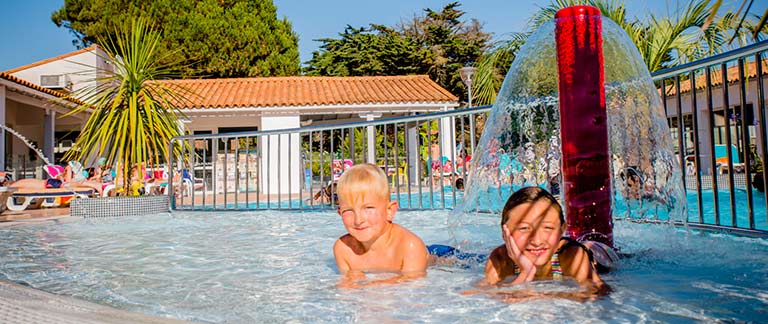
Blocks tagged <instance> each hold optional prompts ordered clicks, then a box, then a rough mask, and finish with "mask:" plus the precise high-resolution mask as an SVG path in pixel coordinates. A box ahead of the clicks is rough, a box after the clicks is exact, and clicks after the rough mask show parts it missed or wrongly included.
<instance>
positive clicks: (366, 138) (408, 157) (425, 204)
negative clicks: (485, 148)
mask: <svg viewBox="0 0 768 324" xmlns="http://www.w3.org/2000/svg"><path fill="white" fill-rule="evenodd" d="M489 111H490V106H485V107H475V108H470V109H463V110H455V111H451V112H441V113H431V114H425V115H414V116H402V117H395V118H387V119H381V120H376V121H363V122H356V123H347V124H339V125H331V126H310V127H302V128H300V129H292V130H275V131H255V132H243V133H227V134H214V135H190V136H183V137H178V138H175V139H174V140H173V141H172V142H171V146H181V147H182V149H183V154H182V156H184V159H182V160H172V161H171V162H170V165H173V166H174V168H175V170H177V171H176V174H177V177H179V176H178V175H181V176H180V178H182V179H181V181H177V182H176V183H171V184H170V187H169V189H170V190H169V192H176V193H177V194H176V195H175V197H172V198H171V208H172V209H175V210H187V209H191V210H245V209H301V210H306V209H310V210H311V209H335V207H334V204H335V202H336V199H337V198H336V196H335V195H334V194H333V192H334V190H333V189H334V188H333V186H334V181H335V180H338V177H339V176H340V174H341V173H342V172H343V170H344V169H345V168H347V167H349V166H351V165H354V164H360V163H373V164H376V165H379V166H380V167H381V168H382V169H384V170H385V171H386V173H387V176H388V179H389V182H390V186H391V189H392V192H393V195H395V197H396V199H398V200H399V202H400V208H401V209H450V208H452V207H453V206H455V204H456V202H457V201H458V199H460V195H461V190H460V189H461V187H462V183H463V181H464V179H466V176H467V172H468V170H467V167H466V166H467V165H468V164H467V163H468V161H469V156H468V153H470V152H473V151H474V148H475V145H476V143H477V141H478V139H479V133H478V132H477V131H476V130H477V129H479V128H481V127H482V123H483V121H484V120H485V119H486V118H487V114H488V112H489ZM478 123H480V125H478ZM181 143H185V144H186V145H180V144H181ZM454 161H455V162H454ZM454 163H455V164H454Z"/></svg>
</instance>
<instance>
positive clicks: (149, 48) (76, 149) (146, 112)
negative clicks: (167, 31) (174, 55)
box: [65, 20, 189, 192]
mask: <svg viewBox="0 0 768 324" xmlns="http://www.w3.org/2000/svg"><path fill="white" fill-rule="evenodd" d="M112 35H115V36H110V38H109V39H107V40H106V41H105V42H104V44H105V48H104V49H105V51H106V52H107V54H108V57H106V58H105V60H106V61H107V62H108V64H110V65H111V66H112V67H113V68H114V72H111V71H108V70H107V71H100V72H101V73H106V74H107V75H106V76H104V77H100V78H98V83H97V85H94V86H91V87H88V88H85V89H82V90H80V91H78V92H76V93H74V94H72V97H73V98H79V99H80V100H82V102H83V104H81V105H80V106H78V107H77V108H75V109H74V110H72V111H71V112H70V113H68V114H69V115H71V114H76V113H79V112H84V111H87V110H92V112H91V113H90V116H89V117H88V120H87V121H86V123H85V126H84V127H83V129H82V131H81V132H80V135H79V136H78V137H77V139H76V141H75V143H74V144H73V147H72V149H71V150H69V151H68V152H67V154H66V156H65V158H66V159H72V160H80V161H82V160H85V159H86V158H89V157H93V156H105V157H106V158H107V160H108V161H117V162H118V163H119V169H118V172H120V175H121V176H122V178H123V179H128V181H123V186H124V190H125V192H130V190H128V188H130V179H131V177H130V175H129V170H130V168H131V167H132V166H135V165H139V164H144V163H145V162H149V164H150V165H149V166H151V167H156V166H157V164H159V163H161V162H162V161H163V159H164V158H165V157H168V156H169V155H170V153H171V152H169V151H168V143H170V140H171V138H173V137H174V136H179V135H183V134H182V133H181V131H180V130H179V126H178V125H179V124H178V118H177V114H178V115H181V114H182V113H181V112H180V111H179V110H178V108H177V107H176V106H175V105H174V103H183V102H184V100H185V99H184V98H185V97H184V96H185V95H189V94H188V93H186V92H185V91H184V90H183V89H171V88H168V87H166V86H164V85H163V84H162V83H158V82H155V81H156V80H160V79H164V78H169V77H171V76H173V75H174V70H175V68H174V66H173V65H165V64H160V63H159V62H167V57H165V56H163V55H164V54H165V55H169V54H170V53H168V52H165V53H162V52H160V51H159V49H158V44H159V42H160V34H159V33H158V32H156V31H154V30H152V28H151V27H149V26H148V24H147V23H146V22H144V21H143V20H134V21H132V22H131V24H130V25H128V26H124V27H122V28H120V29H118V30H117V31H116V32H115V33H114V34H112ZM176 149H178V148H176ZM176 153H180V152H176Z"/></svg>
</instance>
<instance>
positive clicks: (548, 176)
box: [457, 17, 686, 220]
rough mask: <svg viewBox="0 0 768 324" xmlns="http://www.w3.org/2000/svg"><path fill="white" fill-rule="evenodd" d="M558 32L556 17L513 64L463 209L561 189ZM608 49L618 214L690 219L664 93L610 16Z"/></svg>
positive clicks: (605, 22) (477, 153) (606, 29)
mask: <svg viewBox="0 0 768 324" xmlns="http://www.w3.org/2000/svg"><path fill="white" fill-rule="evenodd" d="M554 29H555V24H554V22H550V23H547V24H545V25H543V26H542V27H541V28H539V30H538V31H536V32H535V33H534V34H533V35H531V37H530V38H529V39H528V41H527V42H526V44H525V45H524V46H523V47H522V48H521V49H520V51H519V52H518V55H517V57H516V58H515V61H514V62H513V63H512V66H511V67H510V69H509V73H507V76H506V78H505V80H504V83H503V85H502V87H501V90H500V92H499V95H498V97H497V98H498V99H497V101H496V103H495V104H494V105H493V108H492V110H491V115H490V117H489V118H488V120H489V122H488V124H487V125H486V127H485V129H484V131H483V135H482V138H481V139H480V142H479V144H478V146H477V149H476V150H475V152H474V154H473V165H472V168H471V175H472V176H471V177H470V178H469V179H468V180H469V182H468V184H467V186H466V187H467V188H468V190H467V194H466V195H465V197H464V199H463V200H462V203H461V206H460V208H458V209H457V210H458V211H459V212H470V211H477V210H486V211H493V212H499V211H500V210H501V208H502V207H503V205H504V203H505V201H506V198H507V197H509V195H510V194H511V192H513V191H514V190H517V189H519V188H521V187H524V186H541V187H544V188H547V189H549V190H550V191H552V192H553V193H554V194H556V195H560V194H561V193H560V190H559V188H560V185H561V182H562V173H561V169H560V168H561V162H560V154H561V149H560V120H559V117H560V114H559V109H560V107H559V100H558V97H559V94H558V81H557V79H558V78H557V75H558V73H557V57H556V51H555V37H554V34H555V33H554ZM603 52H604V57H605V97H606V109H607V113H608V127H609V128H608V133H609V134H608V138H609V150H610V154H611V160H612V163H611V164H612V165H611V177H612V179H611V189H612V192H613V194H612V197H613V203H612V210H613V215H614V217H631V218H658V219H669V220H683V219H684V215H685V208H686V206H685V199H684V195H683V190H682V182H681V181H680V180H679V179H680V178H681V177H680V175H681V173H680V168H679V165H678V162H677V159H676V158H675V153H674V152H673V150H672V147H673V146H672V141H671V137H670V131H669V128H668V126H667V122H666V117H665V114H664V109H663V106H662V103H661V99H660V98H659V92H658V90H657V88H656V86H655V85H654V83H653V81H652V80H651V75H650V73H649V72H648V70H647V68H646V67H645V64H644V63H643V60H642V58H641V57H640V54H639V52H638V51H637V48H636V47H635V45H634V44H633V43H632V42H631V41H630V39H629V37H628V36H627V35H626V33H625V32H624V31H623V30H622V29H621V28H620V27H619V26H618V25H616V24H615V23H614V22H612V21H610V20H609V19H608V18H606V17H603ZM504 155H506V156H504ZM629 178H631V180H630V182H628V181H627V180H628V179H629Z"/></svg>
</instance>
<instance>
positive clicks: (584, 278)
mask: <svg viewBox="0 0 768 324" xmlns="http://www.w3.org/2000/svg"><path fill="white" fill-rule="evenodd" d="M563 252H564V253H561V255H562V258H561V261H564V262H565V263H566V264H567V266H566V267H563V272H565V274H566V275H568V276H571V277H573V279H576V281H578V282H579V283H591V284H594V285H597V286H600V285H602V284H603V281H602V280H601V279H600V276H598V275H597V271H596V270H595V267H594V266H593V265H592V262H590V260H589V254H587V251H585V250H584V249H583V248H581V247H580V246H576V245H574V246H571V247H569V248H567V249H566V250H565V251H563Z"/></svg>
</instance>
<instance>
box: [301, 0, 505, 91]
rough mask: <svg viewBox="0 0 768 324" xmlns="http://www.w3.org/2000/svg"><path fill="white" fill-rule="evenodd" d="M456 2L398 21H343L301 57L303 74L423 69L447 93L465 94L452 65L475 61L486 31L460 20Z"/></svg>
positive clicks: (418, 71)
mask: <svg viewBox="0 0 768 324" xmlns="http://www.w3.org/2000/svg"><path fill="white" fill-rule="evenodd" d="M459 7H460V4H459V3H458V2H453V3H449V4H447V5H446V6H445V7H443V8H442V9H441V10H440V11H434V10H432V9H425V10H424V15H423V16H416V17H414V18H413V19H412V20H411V21H407V22H403V23H401V24H399V25H398V26H393V27H387V26H383V25H377V24H370V25H369V27H361V28H354V27H351V26H347V28H346V29H345V30H344V32H342V33H340V34H339V38H324V39H320V40H319V41H321V42H322V43H323V44H322V45H321V46H320V50H319V51H315V52H314V53H312V59H311V60H310V61H309V62H307V64H308V66H307V68H306V69H305V73H306V74H307V75H331V76H363V75H403V74H428V75H429V76H430V77H431V78H432V79H433V80H435V82H437V83H438V84H440V85H441V86H443V87H444V88H446V89H448V91H451V92H452V93H454V94H456V95H458V96H460V97H462V98H463V97H465V93H466V89H465V87H464V84H463V83H462V82H461V78H460V77H459V73H458V69H459V68H461V67H463V66H465V65H467V64H470V63H472V62H475V61H476V60H477V59H478V58H479V57H480V55H482V53H483V51H484V50H485V49H486V48H487V46H488V42H489V40H490V34H488V33H485V32H483V31H482V26H481V25H480V23H479V22H478V21H477V20H474V19H472V20H470V21H462V19H461V18H462V16H463V15H464V11H461V10H459Z"/></svg>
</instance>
